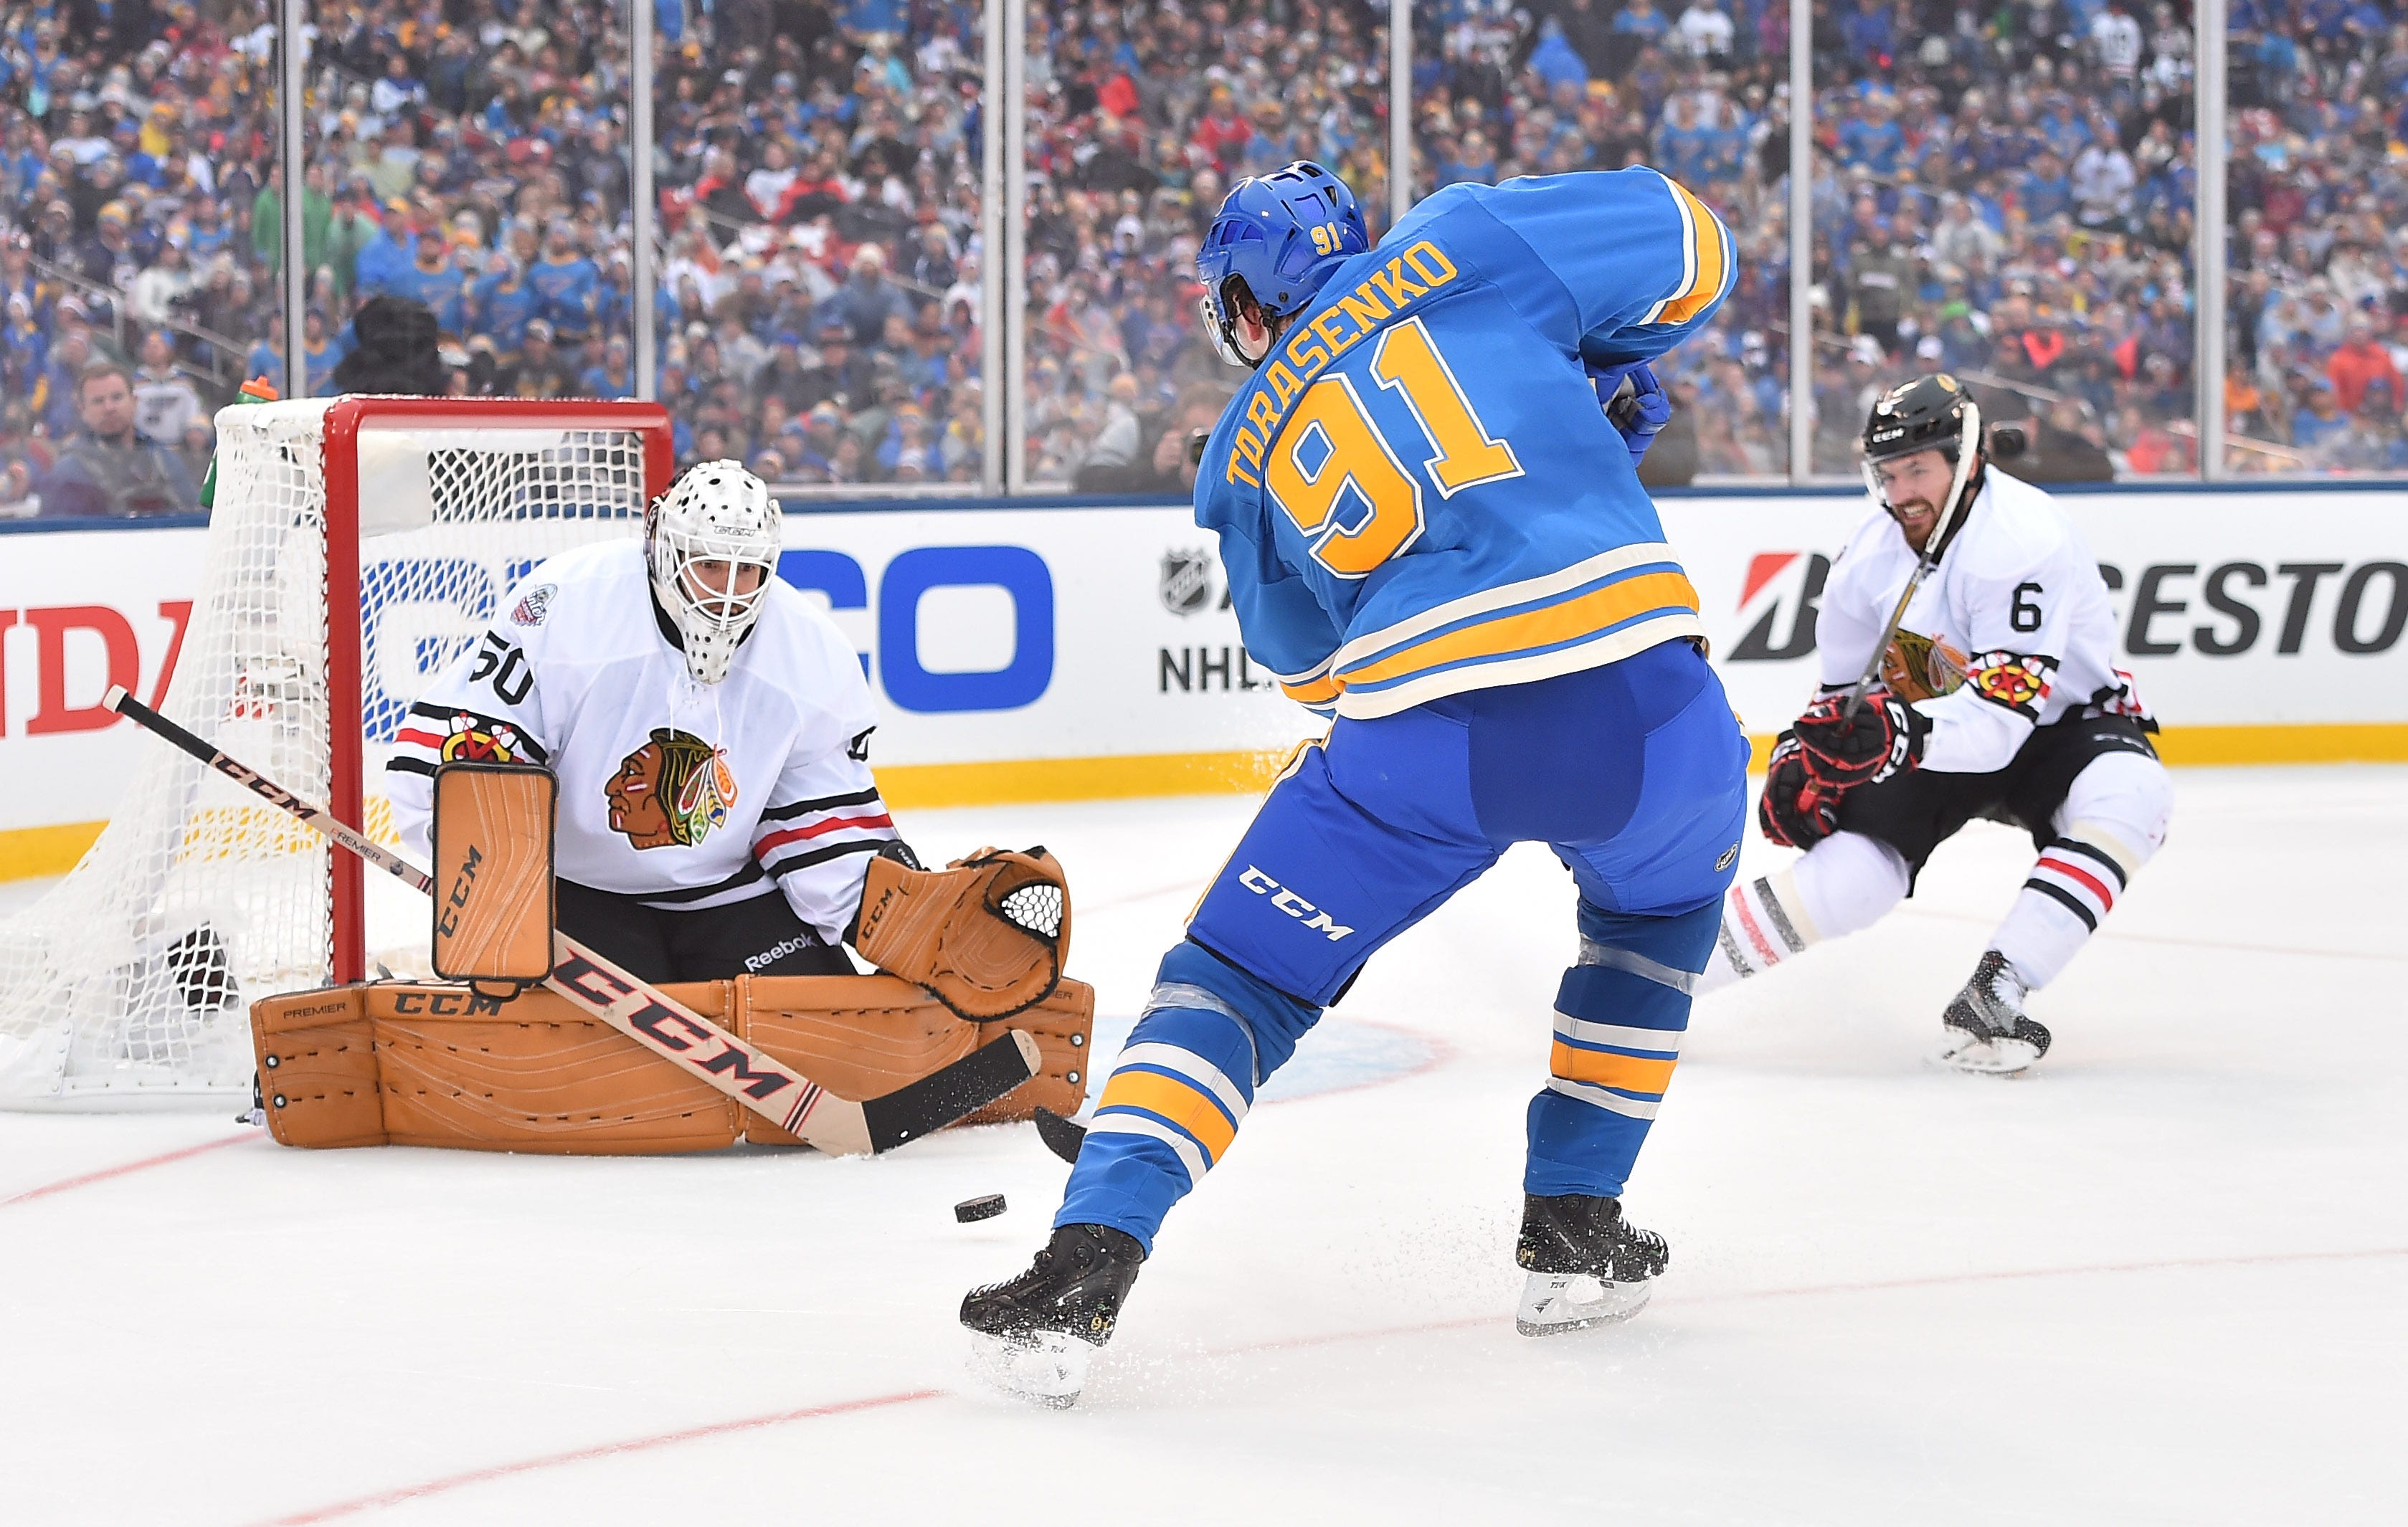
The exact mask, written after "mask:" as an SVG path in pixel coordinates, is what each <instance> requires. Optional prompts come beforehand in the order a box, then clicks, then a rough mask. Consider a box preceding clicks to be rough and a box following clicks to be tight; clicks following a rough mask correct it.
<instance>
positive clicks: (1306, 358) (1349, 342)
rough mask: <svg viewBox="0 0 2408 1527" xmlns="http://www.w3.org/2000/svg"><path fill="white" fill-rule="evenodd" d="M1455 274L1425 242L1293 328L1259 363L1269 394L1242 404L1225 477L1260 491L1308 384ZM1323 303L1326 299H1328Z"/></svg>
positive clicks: (1442, 253) (1261, 393) (1442, 254)
mask: <svg viewBox="0 0 2408 1527" xmlns="http://www.w3.org/2000/svg"><path fill="white" fill-rule="evenodd" d="M1372 252H1373V254H1375V255H1376V254H1377V253H1378V252H1379V251H1377V250H1373V251H1372ZM1458 274H1460V273H1459V272H1458V271H1457V270H1456V269H1455V262H1454V261H1452V260H1449V259H1448V258H1447V257H1446V251H1445V250H1441V249H1440V248H1439V247H1438V246H1437V245H1435V244H1433V243H1431V242H1430V241H1429V240H1428V239H1423V240H1422V241H1420V242H1419V243H1417V244H1415V245H1414V246H1413V247H1412V248H1411V249H1409V250H1406V251H1405V252H1404V253H1402V254H1399V255H1395V256H1392V257H1391V258H1390V259H1389V261H1388V263H1387V264H1385V265H1384V266H1375V267H1374V268H1373V269H1372V271H1371V273H1370V274H1369V276H1367V277H1365V278H1363V280H1362V281H1361V282H1359V283H1357V284H1356V286H1355V289H1354V290H1353V291H1351V292H1342V293H1339V294H1338V296H1337V298H1336V302H1335V305H1334V306H1332V307H1324V308H1323V309H1322V310H1321V311H1320V312H1318V313H1316V314H1314V315H1313V316H1312V318H1311V319H1310V320H1307V321H1304V322H1302V323H1299V324H1297V327H1296V328H1295V329H1294V330H1292V331H1291V332H1290V333H1289V335H1288V340H1287V343H1286V344H1285V345H1283V346H1282V347H1281V350H1283V354H1280V355H1274V356H1272V357H1271V358H1270V360H1269V361H1268V362H1266V363H1265V364H1264V366H1263V387H1264V388H1267V389H1269V391H1268V392H1264V391H1259V390H1258V391H1256V392H1253V393H1252V394H1251V395H1249V396H1248V397H1247V399H1246V413H1245V417H1244V419H1243V420H1242V421H1240V423H1239V425H1238V429H1237V434H1236V435H1234V436H1233V437H1232V438H1231V441H1230V451H1229V460H1228V465H1227V467H1226V478H1227V480H1228V481H1230V482H1242V483H1245V484H1246V485H1247V486H1249V487H1253V488H1260V487H1261V486H1262V481H1261V479H1260V478H1257V477H1256V476H1255V474H1256V473H1258V472H1260V471H1261V470H1262V464H1263V452H1264V451H1265V450H1269V448H1270V442H1271V441H1272V440H1274V439H1276V438H1278V436H1279V427H1280V421H1282V420H1283V419H1284V418H1286V417H1287V410H1288V407H1289V406H1290V405H1292V404H1293V403H1295V402H1296V400H1297V399H1298V398H1300V397H1302V396H1303V395H1304V390H1305V388H1306V386H1307V385H1309V384H1310V383H1311V382H1312V380H1313V378H1317V377H1319V376H1320V375H1321V373H1322V372H1323V371H1324V370H1325V369H1326V368H1327V366H1328V365H1329V364H1330V363H1331V362H1332V361H1335V360H1336V359H1338V357H1340V356H1341V355H1343V354H1345V353H1346V352H1347V351H1348V350H1352V349H1353V348H1354V347H1355V344H1356V342H1357V341H1359V340H1361V339H1363V338H1364V337H1366V336H1367V335H1371V334H1373V333H1375V332H1377V331H1378V329H1379V327H1380V325H1381V324H1383V323H1384V322H1386V321H1389V320H1390V319H1393V318H1398V317H1400V316H1401V315H1402V314H1403V313H1404V311H1405V309H1407V308H1408V307H1412V305H1413V304H1414V303H1415V302H1417V301H1418V300H1420V299H1421V298H1423V297H1426V296H1428V295H1429V294H1430V293H1432V292H1435V291H1437V290H1438V289H1439V288H1441V287H1442V286H1445V285H1446V284H1447V283H1448V282H1450V281H1452V280H1454V279H1455V277H1456V276H1457V275H1458ZM1320 300H1321V301H1323V302H1328V301H1330V299H1329V298H1328V297H1327V296H1324V297H1322V298H1321V299H1320ZM1350 324H1351V325H1352V326H1353V327H1352V328H1351V329H1349V327H1348V325H1350ZM1291 363H1293V364H1291Z"/></svg>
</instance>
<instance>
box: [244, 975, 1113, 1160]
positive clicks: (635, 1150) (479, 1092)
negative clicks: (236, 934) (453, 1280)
mask: <svg viewBox="0 0 2408 1527" xmlns="http://www.w3.org/2000/svg"><path fill="white" fill-rule="evenodd" d="M663 990H664V991H665V992H667V993H668V994H669V995H670V996H672V997H675V998H676V999H678V1000H679V1001H681V1002H682V1003H684V1004H685V1005H686V1006H689V1007H691V1008H693V1009H694V1010H695V1012H697V1013H699V1014H701V1015H702V1016H703V1017H704V1018H707V1019H709V1020H711V1021H712V1022H715V1023H717V1024H719V1025H720V1026H722V1027H723V1028H726V1029H729V1030H730V1031H732V1032H734V1033H737V1034H739V1035H743V1036H744V1037H745V1038H747V1039H749V1040H751V1041H752V1042H753V1044H755V1045H757V1046H759V1047H760V1048H761V1049H764V1050H766V1051H767V1052H768V1053H769V1054H770V1055H772V1056H774V1057H775V1058H777V1059H778V1060H781V1061H784V1062H786V1063H789V1064H792V1065H795V1066H796V1067H798V1068H799V1069H801V1070H802V1071H803V1072H804V1074H805V1075H807V1076H809V1077H810V1078H811V1079H812V1080H814V1081H816V1082H818V1083H819V1084H820V1085H821V1086H823V1087H825V1088H827V1089H828V1090H829V1091H831V1092H835V1093H836V1094H837V1095H839V1096H840V1097H848V1098H864V1097H873V1096H876V1095H878V1094H879V1093H882V1092H892V1091H893V1090H894V1089H895V1088H896V1087H899V1086H902V1085H903V1084H905V1083H907V1082H910V1081H916V1080H918V1079H919V1078H920V1077H925V1076H926V1075H928V1074H929V1073H930V1072H932V1071H935V1070H937V1069H938V1068H939V1067H940V1066H943V1065H946V1064H948V1063H952V1062H953V1061H955V1060H958V1059H960V1058H961V1057H962V1056H964V1055H967V1054H968V1053H969V1052H970V1051H971V1049H975V1048H976V1047H977V1046H979V1045H981V1044H983V1043H985V1042H987V1041H988V1040H991V1039H996V1038H999V1037H1001V1036H1002V1035H1003V1033H1004V1032H1005V1030H1007V1029H1013V1028H1017V1029H1022V1030H1025V1032H1027V1033H1028V1035H1030V1036H1031V1037H1032V1038H1034V1039H1035V1040H1036V1041H1037V1044H1038V1050H1039V1057H1040V1069H1039V1074H1038V1075H1037V1076H1036V1077H1033V1078H1031V1079H1030V1080H1029V1081H1028V1082H1027V1083H1025V1085H1023V1086H1021V1087H1018V1088H1016V1089H1014V1090H1013V1091H1012V1092H1011V1094H1010V1095H1009V1096H1007V1097H1005V1098H1003V1099H1002V1100H1001V1101H999V1102H997V1103H996V1104H994V1105H992V1106H989V1107H988V1108H986V1109H984V1110H982V1111H981V1112H980V1113H978V1114H976V1115H973V1116H972V1117H971V1118H970V1119H969V1120H966V1122H971V1123H993V1122H999V1121H1002V1120H1012V1119H1025V1118H1027V1117H1029V1116H1030V1114H1031V1113H1032V1112H1033V1110H1034V1109H1035V1108H1036V1106H1038V1105H1039V1104H1042V1105H1044V1106H1047V1107H1049V1108H1052V1109H1054V1111H1055V1112H1057V1113H1062V1114H1066V1115H1067V1114H1070V1113H1074V1112H1076V1111H1077V1110H1078V1108H1079V1106H1080V1104H1081V1103H1082V1101H1083V1099H1084V1097H1085V1094H1086V1079H1087V1075H1088V1064H1089V1058H1088V1047H1089V1045H1090V1043H1091V1041H1092V1031H1093V1024H1094V1017H1095V992H1094V989H1093V988H1090V987H1088V986H1086V985H1084V984H1083V983H1082V982H1078V981H1063V982H1061V983H1060V985H1059V986H1058V987H1057V989H1056V990H1055V992H1054V994H1053V995H1052V996H1050V997H1048V998H1047V999H1046V1000H1045V1001H1044V1002H1042V1003H1040V1004H1039V1005H1038V1006H1035V1007H1033V1008H1030V1009H1028V1010H1027V1011H1025V1012H1023V1013H1021V1014H1020V1015H1019V1016H1017V1017H1016V1018H1014V1019H1012V1020H1009V1021H997V1022H992V1023H982V1024H976V1025H973V1024H968V1023H964V1022H962V1021H961V1020H959V1019H958V1018H956V1017H954V1015H953V1013H952V1012H951V1011H950V1010H948V1009H947V1008H946V1007H945V1006H943V1005H941V1004H940V1003H939V1002H938V1001H937V1000H936V999H935V998H933V997H931V996H930V995H929V994H928V993H927V992H924V991H922V990H920V989H919V988H917V987H915V986H912V985H911V984H910V983H909V982H907V981H904V980H901V979H899V978H896V977H892V976H788V977H768V978H753V977H749V976H747V977H738V978H737V979H735V980H733V981H699V982H684V983H679V984H675V985H670V986H667V987H664V988H663ZM251 1035H252V1044H253V1049H254V1052H255V1054H256V1056H257V1059H258V1062H259V1068H260V1070H259V1077H260V1093H261V1100H262V1102H263V1104H264V1105H265V1108H266V1113H267V1123H268V1129H269V1131H270V1133H271V1134H272V1135H274V1136H275V1138H276V1139H277V1140H279V1142H281V1143H283V1144H285V1145H294V1146H317V1147H332V1146H365V1145H385V1144H392V1145H417V1146H441V1147H452V1148H454V1149H472V1150H519V1151H534V1152H548V1153H553V1154H573V1155H583V1154H593V1155H648V1154H662V1153H669V1152H677V1151H689V1150H714V1149H722V1148H724V1147H727V1146H731V1145H734V1144H736V1143H737V1142H738V1141H739V1140H751V1141H754V1142H757V1143H762V1144H778V1145H792V1144H796V1143H798V1142H797V1141H796V1139H795V1137H794V1136H793V1135H787V1134H786V1133H784V1132H783V1131H781V1130H779V1129H776V1128H775V1127H773V1126H771V1125H769V1124H768V1123H767V1121H766V1120H762V1119H760V1118H759V1117H758V1116H756V1115H754V1114H753V1113H752V1112H750V1111H749V1110H747V1109H744V1108H742V1107H740V1106H738V1105H736V1104H735V1103H733V1102H731V1101H729V1100H728V1099H727V1098H725V1097H724V1096H722V1095H721V1094H720V1093H719V1092H714V1091H713V1090H711V1089H710V1088H709V1087H706V1086H704V1085H703V1084H702V1083H701V1082H699V1081H697V1080H695V1079H694V1078H693V1077H690V1076H688V1075H687V1074H686V1073H684V1072H683V1071H681V1070H680V1069H678V1068H677V1067H676V1066H674V1065H671V1064H670V1063H668V1062H667V1061H664V1060H662V1059H661V1058H659V1057H658V1056H656V1055H653V1054H652V1052H651V1051H650V1050H647V1049H644V1048H643V1047H642V1046H640V1045H638V1044H637V1043H636V1042H635V1041H634V1040H632V1039H629V1038H627V1037H626V1036H625V1035H622V1034H620V1033H619V1032H618V1031H617V1030H615V1029H612V1028H611V1027H609V1025H608V1024H605V1023H603V1022H600V1021H599V1020H595V1019H591V1018H588V1017H587V1016H586V1015H585V1014H584V1013H583V1012H581V1011H580V1010H579V1009H578V1008H576V1007H575V1006H572V1005H571V1004H570V1003H569V1002H568V1001H567V1000H566V999H565V998H563V997H560V996H558V995H556V994H555V993H553V992H546V991H533V992H524V993H523V994H521V995H519V996H516V997H507V998H505V997H500V996H494V995H487V994H484V993H481V992H476V991H473V990H471V989H469V988H467V987H464V986H449V985H435V984H417V983H409V982H378V983H375V984H372V985H367V986H353V987H340V988H333V989H328V990H322V991H317V992H294V993H291V994H289V995H285V996H279V997H270V998H267V999H265V1000H264V1001H262V1002H259V1003H256V1004H254V1005H253V1006H252V1008H251Z"/></svg>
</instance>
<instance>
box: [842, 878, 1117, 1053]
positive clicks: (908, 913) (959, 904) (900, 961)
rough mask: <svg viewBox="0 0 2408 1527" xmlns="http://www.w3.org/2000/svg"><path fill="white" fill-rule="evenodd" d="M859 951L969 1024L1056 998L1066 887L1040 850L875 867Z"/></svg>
mask: <svg viewBox="0 0 2408 1527" xmlns="http://www.w3.org/2000/svg"><path fill="white" fill-rule="evenodd" d="M853 948H854V949H859V950H860V951H861V953H862V957H863V958H864V959H867V960H868V961H869V962H870V963H873V964H875V965H877V966H878V968H879V969H881V970H883V971H888V972H890V973H892V974H894V975H896V976H900V977H902V978H904V979H905V980H907V981H911V982H914V983H916V984H917V985H920V986H924V987H925V988H927V989H928V990H929V991H930V992H934V993H935V994H936V997H937V1000H938V1001H939V1002H941V1003H943V1004H944V1005H945V1006H947V1007H950V1008H952V1009H953V1012H955V1013H957V1014H959V1015H960V1016H961V1017H963V1018H966V1019H969V1020H973V1021H978V1020H986V1019H996V1018H1009V1017H1011V1015H1012V1014H1014V1013H1017V1012H1020V1011H1021V1010H1023V1009H1024V1008H1027V1007H1031V1006H1036V1005H1037V1004H1038V1003H1040V1002H1042V1001H1044V1000H1045V998H1046V997H1047V996H1049V995H1051V994H1052V992H1053V991H1054V986H1055V984H1056V983H1057V982H1059V981H1060V980H1061V978H1062V966H1063V963H1065V962H1066V961H1068V959H1069V957H1070V887H1069V883H1068V881H1067V880H1065V879H1064V878H1063V876H1062V866H1061V864H1060V863H1057V862H1055V860H1054V856H1053V855H1052V854H1050V853H1047V852H1046V851H1045V850H1044V849H1041V848H1039V849H1029V850H1028V851H1027V852H1025V853H1012V852H1011V851H1009V850H1006V849H980V850H979V851H978V852H976V853H974V854H972V855H970V856H969V857H968V858H967V859H956V860H954V861H953V863H951V864H948V865H947V866H945V867H944V868H943V869H940V870H925V869H913V868H911V867H910V866H909V865H907V864H904V863H899V862H898V861H896V860H894V859H889V858H886V857H884V856H881V857H879V858H876V859H873V860H871V861H870V862H869V873H868V875H867V877H866V878H865V879H864V880H863V882H862V889H861V917H860V920H859V922H858V924H857V925H856V926H855V929H854V933H853Z"/></svg>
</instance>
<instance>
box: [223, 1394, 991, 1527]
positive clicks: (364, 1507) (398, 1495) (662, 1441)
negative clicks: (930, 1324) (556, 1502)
mask: <svg viewBox="0 0 2408 1527" xmlns="http://www.w3.org/2000/svg"><path fill="white" fill-rule="evenodd" d="M944 1392H945V1391H942V1390H933V1389H915V1390H905V1391H902V1392H901V1393H898V1394H874V1395H871V1396H870V1397H868V1398H867V1399H864V1400H839V1401H837V1402H836V1403H835V1404H833V1405H824V1406H806V1407H805V1408H803V1409H801V1410H781V1411H778V1412H776V1413H775V1414H773V1415H767V1416H747V1417H744V1418H743V1419H742V1420H732V1421H713V1422H711V1423H710V1425H708V1426H689V1427H686V1428H685V1429H684V1430H682V1431H678V1432H663V1433H660V1434H657V1435H655V1436H649V1437H635V1438H632V1439H630V1440H628V1441H626V1442H605V1443H602V1444H601V1445H599V1446H597V1447H593V1448H578V1449H572V1450H571V1451H568V1452H565V1453H546V1454H544V1455H543V1456H542V1457H540V1458H527V1459H522V1460H520V1461H519V1462H518V1463H496V1464H495V1465H493V1466H492V1467H491V1468H482V1469H470V1470H468V1471H467V1472H466V1473H464V1474H451V1475H446V1476H444V1477H442V1478H440V1479H429V1480H427V1481H426V1482H425V1483H424V1484H418V1485H404V1486H402V1487H401V1488H400V1489H398V1490H385V1491H378V1492H377V1493H376V1494H374V1495H362V1496H360V1497H359V1498H358V1499H356V1500H349V1501H341V1502H337V1504H336V1505H333V1506H319V1507H318V1508H317V1509H315V1510H312V1511H299V1512H295V1513H294V1514H293V1515H292V1516H289V1517H277V1518H275V1519H273V1520H270V1521H266V1522H264V1523H262V1524H261V1527H306V1524H308V1523H311V1522H320V1521H333V1520H337V1518H340V1517H351V1516H357V1515H358V1514H359V1513H361V1512H363V1511H374V1510H377V1509H378V1508H380V1507H381V1506H405V1505H407V1504H409V1502H411V1501H415V1500H420V1499H423V1497H425V1496H428V1495H440V1494H442V1493H444V1492H445V1491H453V1490H459V1489H461V1488H462V1487H464V1486H467V1485H481V1484H484V1483H486V1482H487V1481H489V1480H494V1479H507V1478H509V1477H511V1476H512V1475H516V1474H530V1473H533V1472H534V1471H535V1470H537V1469H550V1468H558V1467H560V1466H562V1465H564V1464H568V1463H590V1462H592V1461H593V1460H595V1459H597V1458H616V1457H618V1456H620V1455H621V1454H623V1453H640V1452H644V1451H647V1450H649V1449H653V1448H673V1447H675V1446H676V1445H677V1444H679V1443H681V1442H699V1441H701V1440H702V1439H703V1438H705V1437H718V1436H725V1435H727V1434H730V1433H733V1432H757V1431H759V1430H760V1429H761V1428H763V1427H765V1426H783V1425H785V1424H786V1423H787V1422H788V1421H807V1420H818V1419H820V1418H821V1417H824V1416H847V1415H853V1414H855V1413H857V1412H859V1411H864V1410H882V1409H884V1408H885V1407H886V1406H901V1405H910V1404H911V1403H912V1402H913V1401H915V1400H933V1399H936V1398H938V1397H939V1395H941V1394H943V1393H944Z"/></svg>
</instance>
